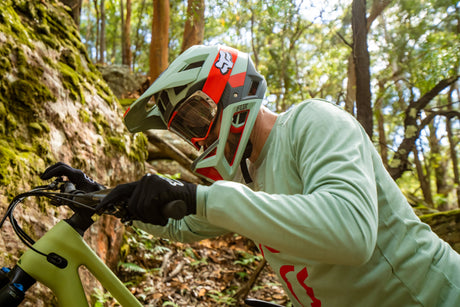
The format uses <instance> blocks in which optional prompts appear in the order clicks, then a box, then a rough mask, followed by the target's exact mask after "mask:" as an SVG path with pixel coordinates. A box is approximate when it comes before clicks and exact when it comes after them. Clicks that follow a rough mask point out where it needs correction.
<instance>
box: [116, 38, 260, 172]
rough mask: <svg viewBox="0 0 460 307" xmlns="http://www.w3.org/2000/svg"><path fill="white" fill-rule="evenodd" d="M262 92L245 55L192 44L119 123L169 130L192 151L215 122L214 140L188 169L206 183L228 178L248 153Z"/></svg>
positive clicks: (133, 127)
mask: <svg viewBox="0 0 460 307" xmlns="http://www.w3.org/2000/svg"><path fill="white" fill-rule="evenodd" d="M266 88H267V85H266V82H265V79H264V78H263V77H262V76H261V75H260V74H259V73H258V72H257V71H256V70H255V67H254V64H253V63H252V61H251V59H250V58H249V55H248V54H247V53H243V52H240V51H238V50H235V49H233V48H230V47H226V46H201V45H199V46H198V45H197V46H193V47H191V48H189V49H188V50H186V51H185V52H184V53H182V54H181V55H180V56H179V57H177V58H176V60H174V61H173V62H172V63H171V65H169V67H168V68H167V69H166V70H165V71H164V72H163V73H162V74H161V75H160V76H159V77H158V79H156V80H155V82H154V83H153V84H152V85H151V86H150V87H149V88H148V89H147V90H146V91H145V93H144V94H143V95H142V96H141V97H139V99H137V100H136V101H135V102H134V103H133V104H132V105H131V106H130V108H129V109H128V110H127V111H126V113H125V116H124V121H125V124H126V126H127V128H128V130H129V131H131V132H139V131H145V130H148V129H169V130H171V131H173V132H175V133H176V134H178V135H179V136H181V137H182V138H184V139H185V140H186V141H187V142H189V143H190V144H192V145H194V146H195V147H197V149H199V148H200V146H199V144H198V143H199V142H200V141H203V140H206V139H207V138H208V136H209V134H210V131H211V130H212V129H213V126H214V125H215V123H216V122H218V121H219V122H220V130H219V133H218V137H217V139H216V140H215V141H214V142H212V144H211V145H209V146H208V147H207V148H205V150H204V152H203V154H201V155H200V156H199V157H198V158H197V159H196V160H195V161H194V163H193V165H192V171H194V172H195V173H196V174H197V175H200V176H202V177H205V178H206V179H209V180H211V181H216V180H232V179H233V177H234V176H235V174H236V171H237V170H238V166H239V165H240V162H241V160H242V159H243V157H244V159H246V158H247V157H248V152H250V150H249V151H248V150H247V148H250V146H247V145H248V141H249V136H250V134H251V131H252V128H253V126H254V122H255V119H256V117H257V113H258V111H259V109H260V106H261V104H262V99H263V97H264V95H265V91H266ZM230 139H231V140H232V141H230Z"/></svg>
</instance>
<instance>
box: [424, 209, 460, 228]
mask: <svg viewBox="0 0 460 307" xmlns="http://www.w3.org/2000/svg"><path fill="white" fill-rule="evenodd" d="M454 215H460V209H455V210H450V211H443V212H436V213H431V214H425V215H422V216H420V219H421V220H422V222H424V223H427V224H429V225H432V224H433V220H435V219H439V218H446V217H451V216H454Z"/></svg>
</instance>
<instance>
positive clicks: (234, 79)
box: [228, 72, 246, 88]
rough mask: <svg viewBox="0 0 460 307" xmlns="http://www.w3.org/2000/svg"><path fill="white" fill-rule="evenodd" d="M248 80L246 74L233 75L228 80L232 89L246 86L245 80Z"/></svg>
mask: <svg viewBox="0 0 460 307" xmlns="http://www.w3.org/2000/svg"><path fill="white" fill-rule="evenodd" d="M245 79H246V72H242V73H239V74H236V75H233V76H231V77H230V79H229V80H228V83H229V84H230V86H231V87H233V88H236V87H240V86H243V85H244V80H245Z"/></svg>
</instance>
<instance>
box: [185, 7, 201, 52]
mask: <svg viewBox="0 0 460 307" xmlns="http://www.w3.org/2000/svg"><path fill="white" fill-rule="evenodd" d="M204 9H205V4H204V0H188V3H187V20H186V21H185V28H184V37H183V40H182V48H181V53H182V52H184V51H185V50H187V49H188V48H190V47H192V46H193V45H200V44H202V43H203V39H204Z"/></svg>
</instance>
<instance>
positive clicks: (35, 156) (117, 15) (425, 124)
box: [0, 0, 460, 306]
mask: <svg viewBox="0 0 460 307" xmlns="http://www.w3.org/2000/svg"><path fill="white" fill-rule="evenodd" d="M62 3H64V4H65V5H66V6H67V7H64V5H62ZM69 13H70V14H69ZM74 25H76V26H77V27H74ZM202 43H203V44H219V43H220V44H226V45H230V46H232V47H235V48H238V49H240V50H242V51H244V52H248V53H250V55H251V57H252V59H253V61H254V63H255V65H256V67H257V69H258V70H259V71H260V72H261V73H262V74H263V75H264V76H265V77H266V79H267V81H268V93H267V96H266V100H265V104H266V105H267V106H268V107H269V108H271V109H272V110H276V111H278V112H283V111H284V110H287V109H288V108H289V107H290V106H292V105H294V104H297V103H300V102H301V101H302V100H304V99H308V98H312V97H315V98H325V99H327V100H329V101H331V102H334V103H336V104H338V105H340V106H341V107H343V108H344V109H346V110H347V111H348V112H350V113H352V114H353V115H354V116H356V117H357V119H358V120H359V121H360V122H361V123H362V125H363V126H364V128H365V129H366V131H367V132H368V134H369V136H370V137H371V138H372V140H373V142H374V144H375V147H376V149H377V150H378V151H379V153H380V155H381V157H382V160H383V161H384V163H385V165H386V166H387V169H388V171H389V172H390V174H391V175H392V176H393V178H394V179H395V180H396V181H397V183H398V185H399V186H400V187H401V189H402V190H403V192H404V193H405V194H406V196H407V198H408V199H409V201H410V202H411V204H412V205H413V206H414V209H415V211H416V213H417V214H419V216H420V217H421V219H422V220H423V221H425V222H427V223H428V224H430V226H431V227H432V228H433V230H434V231H435V232H436V233H437V234H438V235H440V236H441V237H442V238H443V239H445V240H446V241H447V242H448V243H449V244H451V245H452V246H453V247H454V248H455V249H456V250H457V251H460V236H459V233H460V227H459V225H460V184H459V181H460V179H459V162H458V159H459V151H460V144H459V143H460V102H459V97H460V89H459V85H460V81H459V74H460V68H459V66H460V63H459V62H460V59H459V54H460V3H459V2H458V0H418V1H415V0H400V1H395V0H367V1H365V0H349V1H344V0H324V1H321V2H320V1H312V0H277V1H275V0H263V1H255V0H247V1H244V2H243V1H236V0H2V1H0V71H1V73H0V122H1V124H0V170H1V172H0V210H1V211H2V212H4V211H5V210H6V206H7V204H8V200H11V198H12V197H13V196H14V195H17V193H18V191H22V192H23V191H25V190H28V189H29V188H30V187H31V186H37V185H40V184H43V182H42V181H40V180H39V178H38V175H39V174H41V173H42V172H43V171H44V169H45V168H46V167H47V166H49V165H51V164H52V163H55V162H57V161H63V162H66V163H68V164H71V165H72V166H74V167H76V168H80V169H82V170H84V171H85V172H86V173H87V174H88V175H90V176H91V177H92V178H95V179H96V180H97V181H98V182H101V183H104V184H106V185H107V186H115V185H116V184H119V183H122V182H128V181H134V180H135V179H136V178H139V177H140V176H142V175H143V174H144V173H145V172H146V171H158V172H160V173H164V174H175V173H177V172H179V173H181V176H182V178H184V179H187V180H190V178H191V179H192V180H193V179H194V178H193V176H191V177H185V173H186V171H183V170H185V168H184V167H182V168H181V169H180V171H177V168H176V166H171V165H173V163H172V162H173V161H172V160H175V161H174V162H178V163H179V164H180V165H181V166H184V165H187V164H188V165H190V163H191V162H190V161H191V160H193V157H192V156H193V155H194V154H195V155H196V153H190V152H186V148H182V147H179V146H177V148H180V149H181V150H182V151H183V152H179V151H174V152H173V151H171V150H170V149H171V148H172V147H168V146H166V145H168V144H169V145H171V144H173V145H175V144H178V143H174V141H175V140H174V139H172V138H170V134H167V133H164V134H163V133H156V132H155V133H152V132H151V131H148V132H146V133H145V134H142V133H139V134H135V135H132V134H130V133H128V132H127V130H126V129H125V127H124V125H123V123H122V114H123V108H126V107H127V105H128V104H129V103H131V102H132V101H133V100H134V99H135V98H136V97H137V96H138V95H139V93H141V92H142V91H143V90H145V89H146V87H147V86H148V85H149V84H150V83H151V82H153V81H154V80H155V78H156V77H157V76H158V75H159V74H160V73H161V72H162V71H163V70H164V69H165V68H166V67H167V66H168V63H170V62H171V61H172V60H173V59H174V58H175V57H176V56H177V55H179V54H180V53H181V52H182V51H184V50H185V49H187V48H188V47H190V46H191V45H193V44H202ZM93 64H96V66H97V67H96V66H95V65H93ZM97 68H99V69H97ZM112 69H113V70H112ZM107 70H108V71H111V72H115V73H113V74H112V75H111V77H112V78H113V79H111V80H110V82H109V80H107V78H106V74H105V72H104V71H107ZM101 72H102V73H101ZM133 77H134V78H133ZM137 77H139V78H137ZM114 79H115V81H117V80H118V81H120V82H126V83H130V85H133V84H135V85H136V86H137V87H130V89H129V90H126V89H127V88H125V87H124V86H123V84H120V85H119V87H120V88H121V89H122V90H123V91H116V90H118V88H117V87H116V86H117V85H115V87H114V86H113V83H112V84H111V82H113V81H114ZM133 79H135V80H136V82H133V83H131V81H132V80H133ZM145 80H147V81H145ZM128 81H129V82H128ZM117 98H118V99H117ZM119 102H121V104H122V105H120V104H119ZM152 145H153V147H155V146H156V147H158V148H157V149H158V151H160V152H161V151H166V149H165V148H166V147H168V150H170V151H169V152H166V153H163V152H162V153H160V154H158V152H156V153H152V150H151V148H152ZM160 145H161V146H160ZM163 145H165V146H163ZM181 153H184V154H183V155H182V156H181V155H180V154H181ZM183 156H185V158H184V157H183ZM181 160H183V161H182V162H181ZM163 161H165V162H163ZM161 163H164V164H167V167H164V168H168V169H171V170H172V172H166V171H164V170H163V165H161ZM187 175H188V174H187ZM61 209H63V208H61ZM451 209H454V210H452V211H447V212H437V211H444V210H451ZM18 210H19V211H18V214H17V216H18V217H20V222H22V224H23V225H25V226H26V229H28V230H30V232H31V233H32V234H33V235H35V236H36V237H37V238H38V237H40V236H42V235H43V234H44V233H45V232H46V229H47V228H49V227H51V225H53V224H54V223H55V222H56V219H57V217H58V216H59V215H60V214H62V213H63V212H62V211H64V210H62V211H60V209H54V208H53V207H50V206H45V207H44V208H43V207H41V206H39V207H37V208H33V207H30V208H29V207H27V208H19V209H18ZM435 212H436V213H435ZM431 213H434V214H431ZM38 221H39V222H40V223H38ZM4 227H6V229H3V230H4V231H3V232H2V236H1V237H0V258H2V259H3V260H4V261H6V263H3V265H5V264H6V265H9V264H11V263H15V262H16V261H17V259H18V257H19V254H20V253H21V251H22V250H23V246H22V245H21V242H19V241H18V240H17V239H16V238H15V237H14V236H13V233H14V231H13V229H12V227H11V225H10V224H8V223H7V224H5V225H4ZM8 227H9V228H8ZM94 227H95V230H94V231H93V232H92V234H89V235H88V236H87V237H86V238H85V240H86V241H87V242H88V243H89V244H90V245H91V246H92V247H93V249H94V250H95V251H96V252H97V254H98V255H99V256H100V257H101V259H103V260H104V261H106V263H108V264H109V266H110V267H111V268H113V269H114V271H117V274H118V276H120V277H121V278H122V280H123V281H124V282H126V283H127V284H129V285H130V289H131V290H132V291H133V293H135V294H136V296H137V297H138V298H139V299H140V300H141V301H142V302H143V303H144V304H146V305H149V304H151V305H155V306H158V305H159V304H160V305H161V303H163V304H164V306H167V305H174V306H215V305H225V304H228V305H230V304H234V303H235V302H236V300H235V297H238V298H244V297H245V296H246V295H247V291H249V289H250V290H251V293H250V294H251V296H253V297H255V298H261V299H269V300H274V301H277V302H278V303H280V304H287V306H289V303H288V302H287V297H286V296H285V294H284V292H283V290H282V289H281V286H280V285H279V284H278V283H277V282H276V279H275V277H274V274H273V272H272V271H271V270H270V268H269V266H265V262H264V260H262V257H261V256H260V255H259V254H258V251H257V248H256V247H255V246H253V244H252V243H251V242H250V241H248V240H246V239H245V238H242V237H240V236H233V235H229V236H225V237H223V238H220V239H218V240H212V241H211V240H205V241H203V242H198V243H194V244H193V245H187V244H182V243H178V244H175V243H173V242H169V241H167V240H161V239H159V238H153V237H152V236H150V235H147V234H145V233H142V232H139V233H137V231H138V230H136V229H131V228H129V227H128V228H127V231H126V232H125V230H124V229H125V228H124V227H123V225H122V224H121V223H120V222H119V221H118V220H117V219H115V218H110V217H109V216H104V217H102V218H100V219H99V221H98V223H96V224H95V226H94ZM94 233H98V236H94ZM113 251H120V252H119V253H115V252H113ZM264 266H265V268H264ZM256 267H257V268H256ZM177 268H179V270H177ZM262 268H263V270H262ZM261 270H262V271H261ZM254 272H258V273H257V274H259V273H260V272H261V273H260V276H259V277H258V279H257V284H256V285H255V286H254V287H253V288H251V286H249V287H246V286H243V283H244V284H246V285H247V284H249V282H248V280H249V281H251V282H254V281H255V279H256V278H254V279H252V277H251V278H249V275H251V276H255V277H257V274H253V273H254ZM175 274H178V275H175ZM247 282H248V283H247ZM85 286H86V287H87V289H90V291H91V294H89V295H91V296H92V300H93V301H97V303H96V304H95V305H96V306H101V305H100V304H102V303H103V304H104V306H113V305H115V303H113V304H112V303H111V302H112V299H111V298H110V296H107V293H105V292H104V291H102V289H101V288H100V287H98V286H97V285H94V284H93V283H92V281H87V282H85ZM43 288H44V287H43V286H41V285H37V288H35V289H34V290H33V292H32V293H29V297H28V301H27V302H26V303H25V304H24V306H56V305H57V304H56V302H55V300H53V299H52V298H50V297H52V295H50V294H49V295H45V294H43V293H47V292H46V289H43ZM241 289H242V290H245V291H246V292H245V291H240V290H241ZM88 293H90V292H88ZM94 293H95V294H94ZM50 302H52V303H50ZM172 302H174V303H172Z"/></svg>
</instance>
